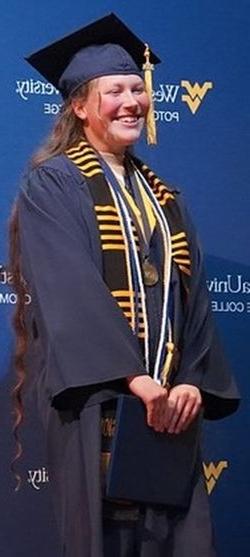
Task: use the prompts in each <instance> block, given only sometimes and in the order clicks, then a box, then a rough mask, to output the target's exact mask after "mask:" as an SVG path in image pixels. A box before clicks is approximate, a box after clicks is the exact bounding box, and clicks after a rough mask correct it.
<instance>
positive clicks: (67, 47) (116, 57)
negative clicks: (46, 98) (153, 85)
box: [26, 13, 160, 99]
mask: <svg viewBox="0 0 250 557" xmlns="http://www.w3.org/2000/svg"><path fill="white" fill-rule="evenodd" d="M144 51H145V43H144V42H142V41H141V40H140V39H138V38H137V36H136V35H134V33H132V31H130V29H128V27H126V25H124V23H123V22H122V21H121V20H120V19H119V18H118V17H117V16H116V15H115V14H113V13H111V14H109V15H107V16H105V17H103V18H102V19H99V20H97V21H95V22H93V23H91V24H90V25H87V27H83V28H82V29H79V30H78V31H75V32H74V33H72V34H71V35H67V36H66V37H64V38H62V39H60V40H59V41H57V42H54V43H52V44H50V45H49V46H47V47H45V48H43V49H42V50H39V51H38V52H35V53H34V54H31V55H30V56H28V57H27V58H26V60H27V61H28V62H29V63H30V64H31V65H32V66H33V67H34V68H35V69H36V70H38V71H39V72H40V73H41V74H42V75H43V76H44V77H45V78H46V79H47V80H48V81H49V82H50V83H52V84H53V85H54V86H55V87H56V88H57V89H59V91H60V92H61V93H62V96H63V98H64V99H66V98H67V97H68V96H69V95H70V94H71V93H72V92H73V91H75V90H76V89H77V88H78V87H79V86H80V85H83V84H84V83H87V82H88V81H90V80H91V79H94V78H96V77H101V76H104V75H118V74H137V75H141V70H142V66H143V62H144ZM151 62H153V63H155V64H157V63H158V62H160V60H159V58H158V57H157V56H155V55H154V54H152V53H151Z"/></svg>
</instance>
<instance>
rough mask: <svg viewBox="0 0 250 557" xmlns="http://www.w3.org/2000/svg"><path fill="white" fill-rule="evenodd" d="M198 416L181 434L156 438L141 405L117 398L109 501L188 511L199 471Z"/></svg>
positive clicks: (109, 476) (155, 433) (108, 491)
mask: <svg viewBox="0 0 250 557" xmlns="http://www.w3.org/2000/svg"><path fill="white" fill-rule="evenodd" d="M201 418H202V416H201V415H199V416H198V417H197V418H196V419H195V420H194V421H193V423H192V424H191V425H190V426H189V428H188V429H187V430H186V431H183V432H181V433H179V434H169V433H167V432H166V433H157V432H155V431H154V430H153V429H152V428H151V427H149V426H148V425H147V423H146V411H145V407H144V405H143V403H142V402H141V400H140V399H138V398H137V397H134V396H127V395H121V396H120V397H119V400H118V404H117V410H116V426H115V432H114V436H113V440H112V445H111V458H110V462H109V466H108V471H107V477H106V496H107V497H108V498H112V499H124V500H130V501H140V502H145V503H152V504H164V505H173V506H179V507H183V508H185V507H187V506H188V505H189V502H190V498H191V495H192V488H193V482H194V475H195V470H196V465H197V456H198V448H199V433H200V426H201Z"/></svg>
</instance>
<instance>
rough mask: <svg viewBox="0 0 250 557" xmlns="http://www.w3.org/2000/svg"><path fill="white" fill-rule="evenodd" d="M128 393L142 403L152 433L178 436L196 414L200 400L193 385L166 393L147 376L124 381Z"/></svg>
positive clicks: (198, 392)
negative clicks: (153, 431) (126, 384)
mask: <svg viewBox="0 0 250 557" xmlns="http://www.w3.org/2000/svg"><path fill="white" fill-rule="evenodd" d="M127 383H128V387H129V390H130V391H131V393H133V394H134V395H136V396H138V397H139V398H140V399H141V400H142V401H143V402H144V404H145V406H146V411H147V424H148V425H149V426H150V427H152V428H153V429H154V430H155V431H160V432H163V431H167V432H168V433H180V432H181V431H184V430H185V429H187V428H188V426H189V425H190V424H191V422H192V421H193V420H194V418H195V417H196V415H197V414H198V412H199V410H200V407H201V404H202V398H201V394H200V391H199V389H198V388H197V387H195V386H194V385H185V384H183V385H177V386H176V387H173V388H172V389H171V390H170V391H167V390H166V389H164V388H163V387H161V385H159V384H158V383H157V382H156V381H154V379H152V377H150V376H149V375H139V376H138V375H137V376H132V377H129V378H127Z"/></svg>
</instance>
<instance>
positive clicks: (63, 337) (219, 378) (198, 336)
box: [19, 155, 238, 557]
mask: <svg viewBox="0 0 250 557" xmlns="http://www.w3.org/2000/svg"><path fill="white" fill-rule="evenodd" d="M178 202H179V201H178ZM182 211H183V218H184V220H185V228H186V231H187V234H188V237H189V243H190V246H191V252H192V253H191V256H192V261H193V274H192V280H191V291H190V298H189V303H188V305H186V306H185V305H184V303H183V297H182V296H181V286H180V280H179V272H178V271H177V269H176V268H175V267H174V266H173V269H172V281H171V284H172V292H173V296H174V300H175V302H174V306H175V319H174V331H175V337H176V339H178V342H179V345H180V347H181V357H180V361H179V365H178V373H176V374H175V375H174V376H173V378H172V382H173V384H178V383H190V384H194V385H197V386H198V387H199V388H200V389H201V391H202V393H203V396H204V404H205V414H206V416H207V417H210V418H216V417H222V416H225V415H227V414H229V413H231V412H233V411H234V410H235V409H236V408H237V405H238V393H237V389H236V387H235V385H234V382H233V379H232V378H231V375H230V374H229V373H228V371H227V366H226V365H225V361H224V358H223V354H222V351H221V350H220V347H219V346H218V344H217V335H216V334H215V330H214V326H213V324H212V321H211V312H210V309H209V301H208V297H207V292H206V287H205V282H204V277H203V271H202V258H201V255H200V249H199V246H198V243H197V239H196V236H195V233H194V231H193V228H192V225H191V224H190V222H189V219H188V217H187V215H186V213H185V209H183V208H182ZM19 219H20V232H21V239H20V241H21V262H22V270H23V274H24V277H25V279H26V280H27V282H28V285H29V290H30V292H31V295H32V304H31V306H30V307H29V310H28V317H27V322H28V326H29V328H30V332H31V335H32V334H33V339H32V340H31V342H30V349H29V355H28V361H29V362H30V369H31V373H30V379H29V388H30V389H35V391H36V394H37V399H38V406H39V409H40V413H41V415H42V418H43V421H44V424H45V428H46V434H47V446H48V467H49V475H50V480H51V484H52V493H53V495H54V501H55V510H56V515H57V518H58V523H59V529H60V533H61V539H62V544H63V548H64V549H63V555H64V556H65V557H102V555H103V553H102V524H101V486H100V464H99V463H100V460H99V458H100V404H101V402H102V401H104V400H107V399H109V398H112V397H114V396H117V394H119V393H120V392H124V390H125V389H126V387H125V381H124V378H125V377H127V376H130V375H134V374H138V375H139V374H144V373H145V369H144V364H143V358H142V354H141V351H140V347H139V345H138V342H137V339H136V338H135V336H134V335H133V333H132V330H131V329H130V327H129V324H128V322H127V320H126V318H125V317H124V316H123V313H122V311H121V310H120V308H119V307H118V305H117V303H116V301H115V300H114V298H113V297H112V295H111V293H110V292H109V290H108V288H107V286H106V284H105V283H104V280H103V276H102V254H101V250H100V243H99V234H98V229H97V225H96V219H95V213H94V210H93V202H92V198H91V195H90V193H89V190H88V187H87V185H86V183H85V181H84V178H83V176H82V175H81V174H80V172H79V171H78V169H77V168H76V167H75V166H74V165H73V163H71V162H70V161H69V160H68V159H67V158H66V157H65V156H64V155H61V156H58V157H54V158H53V159H50V160H49V161H47V162H45V163H44V164H43V165H41V166H40V167H38V168H36V169H34V170H32V171H31V172H30V173H29V174H28V176H26V177H25V178H24V180H23V184H22V190H21V193H20V196H19ZM151 244H152V245H151V249H152V250H155V258H156V259H157V257H159V258H160V253H159V246H160V243H159V242H158V241H157V231H156V232H155V234H154V235H153V238H152V242H151ZM152 292H153V290H152V289H151V290H150V293H149V297H148V301H149V322H150V334H151V336H152V343H151V345H152V352H153V350H154V345H155V342H154V339H153V337H154V336H155V338H156V337H157V334H158V330H159V322H158V319H157V309H156V308H157V304H159V289H158V291H157V288H156V290H155V295H154V294H152ZM152 297H153V298H152ZM151 307H152V308H153V307H154V310H153V311H152V312H151V311H150V308H151ZM151 313H152V315H151ZM34 323H35V327H34ZM157 327H158V329H157ZM34 331H35V334H34ZM37 332H38V336H37ZM177 557H179V556H178V555H177Z"/></svg>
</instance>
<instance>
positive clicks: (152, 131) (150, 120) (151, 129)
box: [142, 44, 157, 145]
mask: <svg viewBox="0 0 250 557" xmlns="http://www.w3.org/2000/svg"><path fill="white" fill-rule="evenodd" d="M145 47H146V49H145V52H144V56H145V58H146V62H145V64H143V67H142V68H143V71H144V80H145V87H146V91H147V94H148V97H149V110H148V114H147V119H146V124H147V142H148V145H156V144H157V139H156V124H155V117H154V103H153V84H152V71H153V70H154V65H153V64H151V62H150V61H149V58H150V50H149V46H148V44H145Z"/></svg>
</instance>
